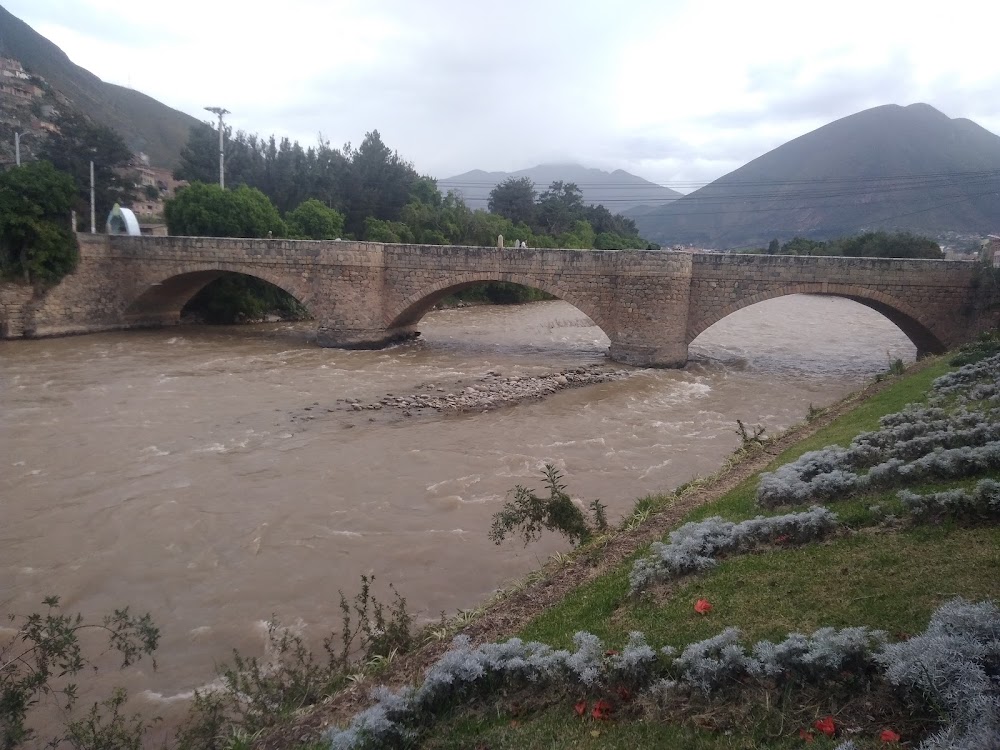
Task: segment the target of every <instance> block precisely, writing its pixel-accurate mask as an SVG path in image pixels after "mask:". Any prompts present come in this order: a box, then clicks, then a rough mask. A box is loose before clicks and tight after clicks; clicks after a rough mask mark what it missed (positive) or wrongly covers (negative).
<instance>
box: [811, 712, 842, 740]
mask: <svg viewBox="0 0 1000 750" xmlns="http://www.w3.org/2000/svg"><path fill="white" fill-rule="evenodd" d="M813 726H814V727H816V728H817V729H818V730H819V731H821V732H822V733H823V734H825V735H826V736H827V737H833V735H834V734H836V732H837V725H836V724H834V723H833V717H832V716H827V717H826V718H825V719H817V720H816V723H815V724H813Z"/></svg>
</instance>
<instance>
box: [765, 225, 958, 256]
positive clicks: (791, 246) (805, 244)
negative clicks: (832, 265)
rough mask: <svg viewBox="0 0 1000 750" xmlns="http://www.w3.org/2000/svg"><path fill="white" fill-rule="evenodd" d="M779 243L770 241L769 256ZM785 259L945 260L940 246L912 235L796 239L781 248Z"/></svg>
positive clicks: (904, 233)
mask: <svg viewBox="0 0 1000 750" xmlns="http://www.w3.org/2000/svg"><path fill="white" fill-rule="evenodd" d="M775 242H776V240H772V241H771V246H769V247H768V251H767V252H768V253H772V254H773V252H774V251H772V247H773V246H774V244H775ZM781 252H782V254H784V255H845V256H848V257H852V258H930V259H932V260H943V259H944V252H942V250H941V246H940V245H938V243H937V242H935V241H934V240H932V239H930V238H928V237H921V236H919V235H915V234H912V233H910V232H891V233H890V232H884V231H879V232H864V233H862V234H859V235H854V236H850V237H841V238H840V239H836V240H830V241H829V242H819V241H816V240H809V239H806V238H804V237H795V238H793V239H791V240H789V241H788V242H786V243H785V244H784V245H783V246H782V247H781Z"/></svg>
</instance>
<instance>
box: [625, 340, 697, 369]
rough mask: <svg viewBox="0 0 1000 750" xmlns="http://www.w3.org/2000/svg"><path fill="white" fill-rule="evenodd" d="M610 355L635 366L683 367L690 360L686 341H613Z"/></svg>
mask: <svg viewBox="0 0 1000 750" xmlns="http://www.w3.org/2000/svg"><path fill="white" fill-rule="evenodd" d="M608 356H609V357H611V359H613V360H614V361H615V362H621V363H622V364H625V365H633V366H635V367H663V368H669V367H683V366H684V365H686V364H687V361H688V347H687V344H685V343H676V344H668V345H666V346H662V345H661V346H642V345H640V344H628V343H622V342H617V341H612V342H611V347H610V349H609V350H608Z"/></svg>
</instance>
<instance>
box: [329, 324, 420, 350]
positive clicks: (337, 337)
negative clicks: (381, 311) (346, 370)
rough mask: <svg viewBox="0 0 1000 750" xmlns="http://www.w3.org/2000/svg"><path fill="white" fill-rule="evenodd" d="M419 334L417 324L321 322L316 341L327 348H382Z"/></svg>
mask: <svg viewBox="0 0 1000 750" xmlns="http://www.w3.org/2000/svg"><path fill="white" fill-rule="evenodd" d="M419 335H420V332H419V331H417V330H416V326H406V327H400V328H392V329H385V328H367V329H356V328H340V327H335V326H326V325H322V324H320V326H319V328H318V329H317V331H316V343H317V344H319V345H320V346H322V347H325V348H327V349H381V348H382V347H385V346H389V345H390V344H394V343H396V342H398V341H406V340H408V339H413V338H416V337H417V336H419Z"/></svg>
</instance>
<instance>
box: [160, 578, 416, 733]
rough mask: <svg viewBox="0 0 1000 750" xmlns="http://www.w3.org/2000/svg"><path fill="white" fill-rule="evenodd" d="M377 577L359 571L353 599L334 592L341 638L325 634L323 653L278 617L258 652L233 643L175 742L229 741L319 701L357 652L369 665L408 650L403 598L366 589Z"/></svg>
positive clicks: (409, 629) (341, 680)
mask: <svg viewBox="0 0 1000 750" xmlns="http://www.w3.org/2000/svg"><path fill="white" fill-rule="evenodd" d="M374 581H375V577H374V576H365V575H363V576H361V588H360V590H359V591H358V593H357V594H356V595H355V597H354V599H353V601H352V602H349V601H348V600H347V597H346V596H344V594H343V592H339V593H340V608H341V611H342V629H341V633H340V634H339V637H334V636H332V635H331V636H330V637H328V638H326V639H325V640H324V642H323V646H324V649H325V651H326V659H325V660H321V659H319V658H317V657H316V655H315V654H313V652H312V651H311V650H310V649H309V648H308V646H307V644H306V643H305V641H304V639H303V638H302V636H301V635H300V634H298V633H297V632H295V631H293V630H291V629H289V628H285V627H282V626H281V625H280V623H278V622H277V621H275V620H272V621H270V622H269V623H268V625H267V644H266V646H265V654H266V655H265V657H264V658H263V659H260V658H257V657H254V656H245V655H243V654H241V653H240V652H239V651H236V650H234V651H233V657H232V663H231V664H223V665H222V666H221V668H220V669H219V676H220V678H221V679H220V684H219V685H218V686H217V687H213V688H212V689H210V690H208V691H204V692H196V693H195V697H194V701H193V702H192V704H191V707H190V710H189V713H188V719H187V721H186V722H185V723H184V725H183V726H182V727H181V728H180V730H179V731H178V732H177V737H176V739H177V744H178V748H179V749H180V750H223V748H228V747H229V743H228V741H227V740H226V738H227V737H231V736H232V735H233V733H234V732H237V731H238V732H241V733H244V734H245V733H251V734H254V733H257V732H260V731H262V730H266V729H269V728H271V727H274V726H276V725H278V724H281V723H283V722H285V721H287V720H288V719H289V718H291V717H292V716H294V715H295V714H296V713H297V712H298V711H299V710H300V709H302V708H304V707H306V706H311V705H314V704H316V703H318V702H319V701H320V700H321V699H322V698H324V697H325V696H326V695H329V694H330V693H331V692H333V691H334V690H336V689H337V688H339V687H340V686H342V685H343V684H345V683H346V681H347V674H348V673H349V672H350V670H351V669H353V668H355V665H356V660H357V659H358V658H359V657H360V658H361V659H363V660H365V663H366V665H368V666H369V668H370V665H372V664H373V662H375V661H376V660H382V661H383V663H384V660H385V659H387V658H389V657H391V656H392V655H394V654H395V653H403V652H406V651H408V650H410V649H411V648H412V646H413V645H414V643H415V642H416V636H415V634H414V633H413V616H412V615H411V614H410V613H409V612H408V611H407V609H406V599H404V598H403V597H402V596H400V595H399V593H398V592H397V591H396V590H395V588H393V587H392V586H391V585H390V589H391V590H392V592H393V595H394V597H395V599H394V601H393V602H392V604H390V605H385V604H383V603H382V602H380V601H379V600H378V599H376V598H375V597H374V595H373V594H372V592H371V587H372V584H373V583H374ZM361 668H365V665H362V666H361ZM373 716H374V715H373ZM373 720H374V719H373Z"/></svg>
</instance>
